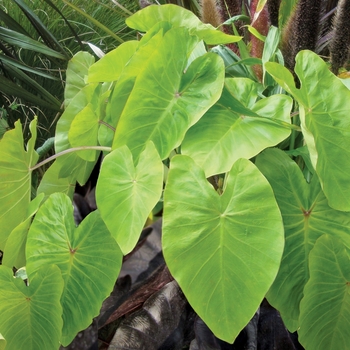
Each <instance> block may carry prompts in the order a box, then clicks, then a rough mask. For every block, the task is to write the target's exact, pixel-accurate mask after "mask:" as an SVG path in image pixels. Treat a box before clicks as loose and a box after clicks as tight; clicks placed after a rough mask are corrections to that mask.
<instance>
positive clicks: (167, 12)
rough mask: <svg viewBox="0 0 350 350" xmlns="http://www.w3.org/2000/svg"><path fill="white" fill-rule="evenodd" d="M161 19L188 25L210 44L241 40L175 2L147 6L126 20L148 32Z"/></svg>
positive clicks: (178, 24)
mask: <svg viewBox="0 0 350 350" xmlns="http://www.w3.org/2000/svg"><path fill="white" fill-rule="evenodd" d="M160 21H167V22H170V23H171V24H172V26H173V27H186V28H188V29H190V30H191V32H192V33H194V34H195V35H197V36H198V37H199V38H200V39H203V40H204V41H205V42H206V43H207V44H208V45H218V44H228V43H233V42H236V41H239V40H241V37H239V36H233V35H228V34H225V33H224V32H222V31H221V30H217V29H216V28H214V27H213V26H212V25H211V24H204V23H203V22H201V21H200V20H199V18H198V17H197V16H196V15H194V14H193V12H191V11H189V10H186V9H185V8H183V7H180V6H176V5H173V4H168V5H162V6H158V5H151V6H147V7H146V8H144V9H143V10H141V11H138V12H136V13H134V14H133V15H132V16H130V17H128V18H127V19H126V21H125V22H126V24H127V25H128V26H129V27H131V28H134V29H137V30H139V31H142V32H147V31H149V30H150V29H151V28H152V27H153V26H154V25H155V24H156V23H157V22H160Z"/></svg>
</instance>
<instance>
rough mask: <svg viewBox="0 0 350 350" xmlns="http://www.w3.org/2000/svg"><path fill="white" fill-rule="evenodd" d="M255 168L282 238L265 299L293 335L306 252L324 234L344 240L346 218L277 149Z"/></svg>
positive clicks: (348, 227) (348, 231)
mask: <svg viewBox="0 0 350 350" xmlns="http://www.w3.org/2000/svg"><path fill="white" fill-rule="evenodd" d="M256 165H257V167H258V168H259V169H260V171H261V172H262V173H263V174H264V176H265V177H266V178H267V179H268V181H269V183H270V184H271V186H272V189H273V191H274V193H275V196H276V200H277V203H278V206H279V208H280V210H281V213H282V217H283V223H284V229H285V239H286V243H285V251H284V254H283V257H282V262H281V267H280V269H279V272H278V274H277V277H276V280H275V282H274V284H273V285H272V287H271V289H270V291H269V293H268V294H267V297H268V300H269V302H270V303H271V304H272V305H273V306H274V307H275V308H277V309H278V311H279V312H280V313H281V316H282V318H283V321H284V323H285V325H286V326H287V327H288V329H289V330H290V331H291V332H293V331H295V330H296V329H297V328H298V327H299V326H300V323H299V304H300V300H301V299H302V297H303V290H304V286H305V284H306V282H307V281H308V279H309V267H308V266H309V253H310V250H311V249H312V248H313V246H314V244H315V242H316V240H317V239H318V238H319V237H320V236H321V235H323V234H324V233H329V234H332V235H336V236H337V237H338V238H341V239H343V240H346V239H347V236H348V235H350V215H349V213H345V212H341V211H337V210H334V209H333V208H331V207H330V206H329V205H328V201H327V198H326V197H325V195H324V194H323V192H322V189H321V186H320V184H319V181H318V180H317V177H316V176H314V178H313V179H312V181H311V183H310V184H308V183H307V182H306V180H305V179H304V176H303V174H302V172H301V170H300V168H299V167H298V165H297V164H296V163H295V162H294V161H293V160H292V159H290V158H289V157H288V156H287V155H286V154H284V152H282V151H281V150H278V149H269V150H266V151H264V152H263V153H262V154H260V155H259V156H258V157H257V160H256Z"/></svg>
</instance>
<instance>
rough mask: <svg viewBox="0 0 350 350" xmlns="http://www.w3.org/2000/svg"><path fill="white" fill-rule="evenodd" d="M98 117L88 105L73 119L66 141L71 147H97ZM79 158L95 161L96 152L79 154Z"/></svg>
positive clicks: (90, 105) (91, 106)
mask: <svg viewBox="0 0 350 350" xmlns="http://www.w3.org/2000/svg"><path fill="white" fill-rule="evenodd" d="M99 120H100V118H99V116H98V115H97V114H96V113H95V110H94V106H93V105H92V104H91V103H88V104H87V105H86V106H85V107H84V108H83V109H82V110H81V111H80V112H79V113H78V114H77V115H76V116H75V117H74V119H73V121H72V124H71V126H70V129H69V132H68V140H69V143H70V144H71V146H72V147H79V146H97V145H98V141H97V135H98V127H99ZM78 155H79V157H80V158H82V159H84V160H86V161H90V162H94V161H95V160H96V151H82V152H79V154H78Z"/></svg>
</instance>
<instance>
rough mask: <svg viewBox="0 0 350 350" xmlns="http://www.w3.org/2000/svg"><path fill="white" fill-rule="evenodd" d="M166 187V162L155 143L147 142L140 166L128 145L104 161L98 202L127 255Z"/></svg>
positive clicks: (97, 191)
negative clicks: (162, 159) (164, 163)
mask: <svg viewBox="0 0 350 350" xmlns="http://www.w3.org/2000/svg"><path fill="white" fill-rule="evenodd" d="M162 188H163V163H162V161H161V159H160V157H159V155H158V152H157V150H156V149H155V147H154V145H153V143H152V142H149V143H148V144H147V146H146V148H145V150H144V151H143V152H142V153H141V155H140V158H139V161H138V163H137V164H136V166H135V165H134V161H133V158H132V154H131V152H130V150H129V149H128V147H127V146H123V147H120V148H117V149H116V150H114V151H113V152H111V153H110V154H108V155H107V156H106V157H105V159H104V160H103V163H102V167H101V172H100V177H99V179H98V183H97V186H96V202H97V206H98V208H99V209H100V211H101V216H102V219H103V220H104V222H105V223H106V225H107V227H108V228H109V231H110V232H111V233H112V235H113V237H114V238H115V239H116V241H117V242H118V244H119V246H120V248H121V250H122V252H123V253H124V254H128V253H130V251H131V250H132V249H133V248H134V247H135V245H136V243H137V241H138V239H139V237H140V234H141V231H142V228H143V227H144V225H145V222H146V219H147V217H148V215H149V213H150V212H151V211H152V209H153V208H154V206H155V205H156V204H157V202H158V201H159V199H160V196H161V194H162ZM126 233H127V234H126Z"/></svg>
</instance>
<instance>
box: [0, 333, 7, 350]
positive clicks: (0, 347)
mask: <svg viewBox="0 0 350 350" xmlns="http://www.w3.org/2000/svg"><path fill="white" fill-rule="evenodd" d="M5 347H6V340H5V339H4V337H3V336H2V335H1V334H0V350H5Z"/></svg>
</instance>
